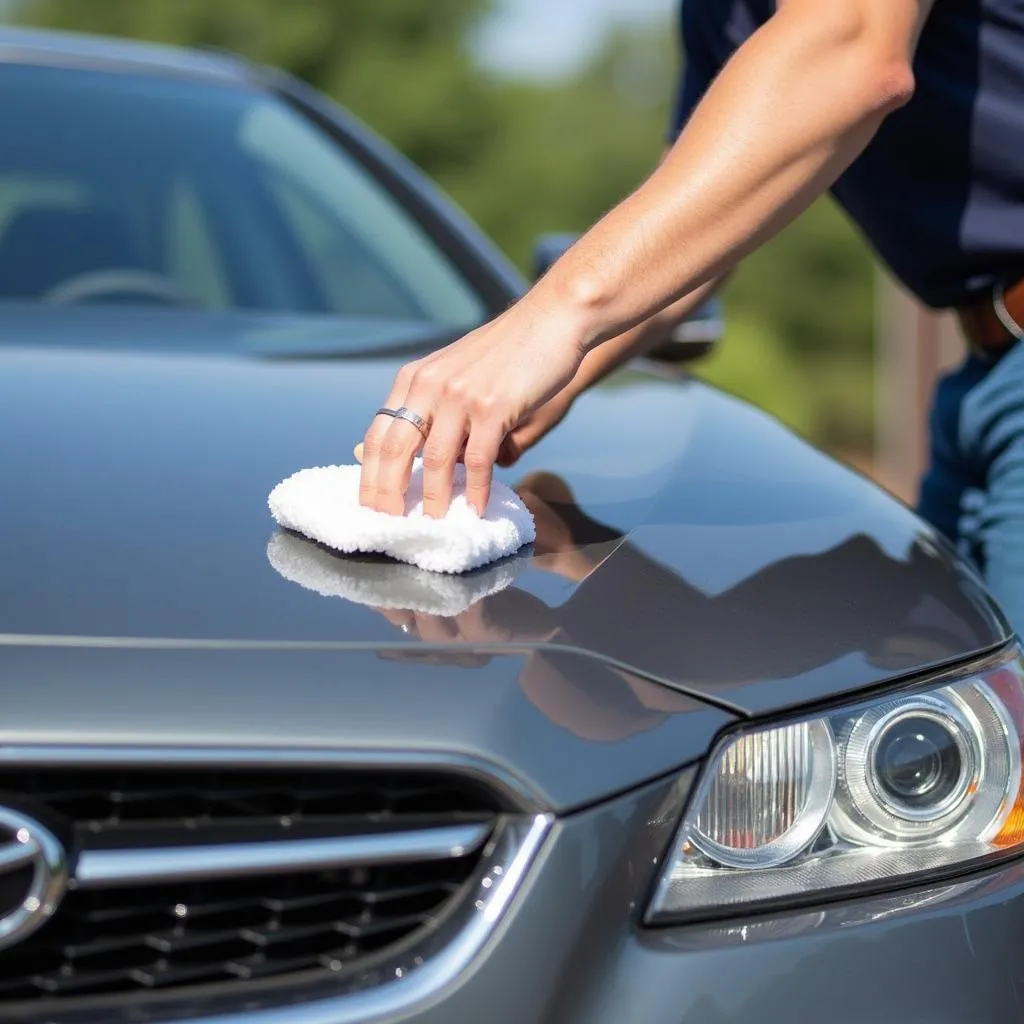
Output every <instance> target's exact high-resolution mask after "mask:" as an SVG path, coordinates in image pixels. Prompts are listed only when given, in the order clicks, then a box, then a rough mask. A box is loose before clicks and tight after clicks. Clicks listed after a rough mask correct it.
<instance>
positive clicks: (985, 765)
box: [649, 651, 1024, 920]
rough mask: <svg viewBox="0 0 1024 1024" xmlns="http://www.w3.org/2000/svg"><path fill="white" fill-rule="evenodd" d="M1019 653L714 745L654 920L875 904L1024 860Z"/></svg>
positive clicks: (1023, 677)
mask: <svg viewBox="0 0 1024 1024" xmlns="http://www.w3.org/2000/svg"><path fill="white" fill-rule="evenodd" d="M1022 736H1024V672H1022V667H1021V662H1020V660H1019V652H1017V651H1014V652H1013V654H1012V656H1011V657H1009V658H1006V657H1003V658H1000V659H995V660H990V661H988V662H986V663H985V664H983V665H980V666H978V667H977V668H976V670H975V671H973V672H970V673H964V672H960V673H957V674H955V675H946V676H943V677H941V678H937V679H935V680H933V681H932V683H931V684H930V685H929V686H926V687H922V688H917V689H915V690H912V691H905V692H903V693H899V694H890V695H887V696H886V697H884V698H882V699H879V700H875V701H872V702H866V703H863V704H858V705H856V706H853V707H849V708H842V709H839V710H836V711H834V712H830V713H828V714H824V715H821V716H818V717H816V718H809V719H805V720H802V721H798V722H791V723H786V724H783V725H775V726H771V727H768V728H760V729H756V730H749V731H744V732H743V733H741V734H739V735H733V736H731V737H729V738H728V739H727V740H726V741H725V742H723V743H722V744H721V745H720V746H719V747H718V749H717V750H716V752H715V753H714V755H713V756H712V758H711V759H710V760H709V762H708V765H707V768H706V770H705V772H704V774H703V777H702V781H701V784H700V786H699V787H698V789H697V791H696V793H695V796H694V798H693V800H692V801H691V806H690V808H689V809H688V811H687V814H686V816H685V818H684V820H683V823H682V825H681V827H680V829H679V832H678V834H677V836H676V839H675V841H674V843H673V847H672V850H671V854H670V857H669V859H668V862H667V863H666V865H665V873H664V875H663V877H662V879H661V883H660V885H659V887H658V891H657V893H656V895H655V899H654V902H653V904H652V907H651V913H650V915H649V917H650V919H651V920H667V919H680V918H683V917H690V916H695V915H699V916H707V915H709V914H712V913H713V914H714V916H722V915H724V914H727V913H729V912H730V910H739V909H747V908H749V907H750V906H752V905H755V904H764V903H766V902H772V903H774V902H776V901H779V900H783V901H785V902H786V903H792V902H801V901H803V900H804V899H812V900H819V899H820V898H821V895H822V893H823V892H827V891H837V892H838V891H843V890H849V889H853V888H858V889H859V888H864V887H866V888H876V889H877V888H883V887H886V886H888V885H890V884H892V883H893V882H894V881H895V880H900V881H902V880H904V879H906V878H909V877H912V876H915V875H932V874H936V873H948V872H949V871H950V870H958V869H961V868H962V867H963V866H964V865H966V864H970V863H972V862H975V861H979V860H981V859H983V858H986V857H992V856H995V855H998V854H1004V855H1005V854H1006V853H1007V851H1014V850H1017V849H1018V848H1019V849H1020V851H1021V852H1024V792H1022V782H1021V742H1022Z"/></svg>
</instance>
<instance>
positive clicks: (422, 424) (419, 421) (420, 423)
mask: <svg viewBox="0 0 1024 1024" xmlns="http://www.w3.org/2000/svg"><path fill="white" fill-rule="evenodd" d="M394 416H395V419H396V420H405V421H406V423H411V424H412V425H413V426H414V427H415V428H416V429H417V430H418V431H419V432H420V433H421V434H422V435H423V436H424V437H426V436H427V432H428V430H429V428H428V426H427V421H426V420H425V419H424V418H423V417H422V416H421V415H420V414H419V413H418V412H413V411H412V409H407V408H406V407H405V406H404V405H403V406H402V408H401V409H396V410H395V413H394Z"/></svg>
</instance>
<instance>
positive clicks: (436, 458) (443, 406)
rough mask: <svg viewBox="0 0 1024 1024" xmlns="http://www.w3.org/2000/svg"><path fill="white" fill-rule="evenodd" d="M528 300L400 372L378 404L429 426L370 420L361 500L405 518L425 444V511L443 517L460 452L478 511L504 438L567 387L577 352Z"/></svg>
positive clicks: (570, 332)
mask: <svg viewBox="0 0 1024 1024" xmlns="http://www.w3.org/2000/svg"><path fill="white" fill-rule="evenodd" d="M528 300H529V297H527V299H524V300H523V301H521V302H520V303H519V304H518V305H516V306H513V307H512V308H511V309H509V310H508V311H507V312H505V313H503V314H502V315H501V316H500V317H498V318H497V319H496V320H493V321H492V322H491V323H489V324H486V325H484V326H483V327H480V328H478V329H477V330H475V331H472V332H471V333H470V334H467V335H466V336H465V337H464V338H461V339H460V340H459V341H456V342H454V343H453V344H451V345H448V346H447V347H445V348H443V349H440V350H439V351H438V352H435V353H433V354H432V355H430V356H427V357H426V358H425V359H421V360H418V361H417V362H414V363H409V364H408V365H406V366H404V367H403V368H402V369H401V370H400V371H399V373H398V375H397V377H396V378H395V383H394V386H393V387H392V389H391V393H390V394H389V395H388V398H387V401H386V402H385V407H387V408H391V409H397V408H399V407H401V406H405V407H406V408H408V409H410V410H412V411H413V412H415V413H416V414H417V415H419V416H420V417H422V418H423V420H424V421H426V426H425V428H424V430H423V432H422V433H421V431H420V430H419V429H417V428H416V427H415V426H414V425H413V424H411V423H409V422H408V421H406V420H402V419H398V418H392V417H388V416H377V417H375V419H374V421H373V423H372V424H371V425H370V429H369V430H368V431H367V433H366V436H365V438H364V439H363V452H362V467H363V468H362V475H361V477H360V484H359V500H360V503H361V504H363V505H366V506H368V507H370V508H375V509H377V510H378V511H381V512H387V513H389V514H391V515H402V514H404V512H405V492H406V490H407V488H408V486H409V477H410V475H411V472H412V463H413V459H414V458H415V457H416V454H417V453H418V452H419V451H420V449H421V448H422V450H423V469H424V473H423V508H424V512H425V513H426V514H427V515H429V516H433V517H437V518H440V517H441V516H443V515H444V514H445V513H446V512H447V511H448V506H449V504H450V503H451V495H452V476H453V473H454V470H455V464H456V462H457V461H458V460H459V457H460V453H462V452H463V449H465V451H464V454H463V455H462V458H463V461H464V462H465V464H466V498H467V500H468V501H469V503H470V505H472V506H473V507H474V508H475V509H476V510H477V512H478V513H480V514H483V512H484V510H485V509H486V507H487V502H488V499H489V497H490V490H491V477H492V475H493V472H494V464H495V462H496V461H497V459H498V452H499V449H500V447H501V444H502V442H503V441H504V439H505V436H506V434H507V433H508V432H509V431H510V430H512V429H513V428H514V427H516V426H517V425H518V424H520V423H521V422H523V420H524V419H525V417H526V416H527V415H528V414H529V413H530V412H532V411H533V410H534V409H537V408H538V407H539V406H541V405H543V404H544V403H545V402H546V401H548V400H549V399H550V398H552V397H553V396H554V395H557V394H558V393H559V392H560V391H561V390H562V389H563V388H564V387H565V385H566V384H567V383H568V382H569V381H570V380H571V379H572V377H573V375H574V374H575V372H576V370H577V368H578V367H579V364H580V362H581V360H582V358H583V355H584V347H583V344H582V342H581V340H580V332H579V331H578V330H574V329H573V326H572V324H571V323H570V318H569V317H567V316H566V315H564V314H562V313H560V312H559V311H557V310H554V309H552V308H547V309H543V308H541V309H538V308H536V303H533V304H530V303H529V301H528ZM424 434H425V435H426V436H425V438H424Z"/></svg>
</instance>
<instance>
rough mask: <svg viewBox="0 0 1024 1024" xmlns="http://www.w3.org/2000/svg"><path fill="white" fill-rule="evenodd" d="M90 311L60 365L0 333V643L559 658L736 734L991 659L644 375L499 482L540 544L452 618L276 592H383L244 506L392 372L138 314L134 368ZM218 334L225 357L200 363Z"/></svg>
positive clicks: (298, 330) (824, 481) (828, 470)
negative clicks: (598, 663)
mask: <svg viewBox="0 0 1024 1024" xmlns="http://www.w3.org/2000/svg"><path fill="white" fill-rule="evenodd" d="M83 312H86V311H83ZM87 313H88V315H83V316H81V317H80V318H79V320H78V321H77V324H78V328H77V329H78V331H79V332H84V331H86V330H87V329H88V330H91V331H92V332H93V337H92V344H93V345H94V346H96V347H81V337H80V336H77V335H76V337H75V338H73V339H71V344H70V345H68V346H64V345H62V344H61V342H60V337H59V335H58V334H57V327H62V328H63V329H65V330H66V329H67V326H66V324H60V323H59V322H58V321H56V320H54V321H48V320H47V319H46V317H44V316H38V317H26V318H24V319H22V320H21V321H20V322H18V321H9V322H6V323H5V324H4V326H3V327H0V337H2V338H3V343H2V344H0V431H2V434H3V436H4V437H8V438H17V443H16V444H8V445H5V446H4V447H3V449H2V450H0V480H3V486H4V492H5V495H6V496H7V498H6V500H5V501H4V502H3V504H2V506H0V566H2V574H3V575H2V585H0V633H2V634H6V635H8V636H9V637H18V636H31V637H46V636H62V637H84V638H94V639H95V638H104V637H119V638H128V639H132V638H135V639H141V638H149V639H154V638H156V639H175V640H181V639H185V640H206V641H213V640H230V641H246V642H261V643H267V642H270V643H285V644H302V643H331V644H339V645H347V644H349V645H357V646H358V645H370V646H388V647H394V648H398V649H399V650H400V651H402V652H404V654H406V655H408V657H409V658H410V659H415V658H421V657H425V656H428V655H429V654H430V652H431V649H433V648H437V647H438V646H440V650H435V651H434V656H440V657H441V658H442V659H444V658H448V657H451V656H452V655H454V654H457V653H461V654H462V655H463V657H462V663H463V664H464V667H465V669H466V671H467V672H470V673H471V672H472V671H473V664H472V663H473V661H474V660H476V657H477V656H476V655H474V653H473V652H474V651H476V650H478V649H484V648H486V649H488V650H490V649H494V648H495V647H496V646H497V647H502V646H512V647H514V648H516V649H524V648H525V649H534V648H562V649H573V650H577V651H585V652H589V653H591V654H595V655H599V656H601V657H603V658H605V659H610V660H612V661H614V662H616V663H618V664H620V665H621V666H625V667H628V668H629V669H631V670H632V671H633V672H635V673H636V674H638V675H641V676H644V677H647V678H653V679H658V680H661V681H663V682H665V683H668V684H670V685H671V686H673V687H676V688H679V689H682V690H685V691H686V692H688V693H690V694H693V695H695V696H699V697H704V698H708V699H711V700H713V701H716V702H719V703H720V704H721V705H722V706H725V707H726V708H730V709H733V710H736V711H738V713H741V714H748V713H761V712H766V711H773V710H777V709H780V708H784V707H789V706H793V705H796V704H802V703H806V702H809V701H814V700H817V699H821V698H826V697H832V696H836V695H838V694H842V693H845V692H848V691H853V690H855V689H859V688H862V687H866V686H872V685H875V684H877V683H880V682H882V681H884V680H886V679H890V678H894V677H897V676H901V675H904V674H907V673H911V672H916V671H920V670H922V669H924V668H927V667H929V666H935V665H939V664H943V663H947V662H950V661H953V660H956V659H959V658H963V657H966V656H968V655H970V654H972V653H974V652H977V651H980V650H982V649H985V648H988V647H991V646H992V645H993V644H996V643H998V642H1000V641H1001V640H1002V639H1004V638H1005V636H1006V627H1005V624H1004V623H1003V621H1002V619H1001V617H1000V616H999V614H998V612H997V611H996V610H995V609H994V608H993V607H992V605H991V604H990V603H989V601H988V600H987V598H986V597H985V594H984V592H983V590H982V588H981V587H980V586H979V584H978V582H977V581H976V579H975V578H974V577H973V575H972V574H971V573H970V572H969V571H968V570H966V569H965V568H964V567H963V566H962V565H960V564H959V563H958V562H957V561H956V560H955V559H954V558H953V557H952V556H951V555H950V553H949V552H948V550H947V549H946V548H945V547H944V546H943V544H942V543H941V542H939V541H938V540H937V539H936V538H935V537H934V536H933V535H932V534H931V533H930V532H929V531H928V530H927V528H925V527H924V526H923V525H922V524H921V523H920V521H918V520H917V519H916V517H914V516H913V514H912V513H910V512H909V511H907V510H906V509H904V508H903V507H901V506H900V505H898V504H897V503H896V502H894V501H893V500H892V499H890V498H889V497H888V496H886V495H885V494H883V493H882V492H881V491H879V490H877V489H876V488H874V487H873V486H871V485H870V484H868V483H866V482H865V481H864V480H862V479H861V478H859V477H857V476H856V475H854V474H852V473H851V472H849V471H847V470H845V469H844V468H842V467H840V466H838V465H837V464H836V463H834V462H832V461H831V460H829V459H827V458H826V457H824V456H822V455H821V454H819V453H817V452H816V451H814V450H813V449H811V448H810V447H808V446H807V445H805V444H803V443H802V442H800V441H799V440H797V439H796V438H795V437H793V436H792V435H791V434H789V433H788V432H787V431H785V430H784V429H782V428H781V427H779V426H778V425H777V424H776V423H775V422H774V421H772V420H771V419H770V418H768V417H766V416H764V415H762V414H760V413H759V412H757V411H755V410H753V409H751V408H750V407H748V406H746V405H744V404H743V403H740V402H737V401H734V400H732V399H729V398H727V397H725V396H723V395H721V394H720V393H717V392H715V391H713V390H710V389H708V388H706V387H705V386H703V385H700V384H698V383H696V382H693V381H691V380H687V379H685V378H680V379H677V380H657V379H655V378H654V377H651V376H645V375H643V374H632V375H630V376H627V377H623V378H621V379H620V380H619V381H618V382H617V386H614V387H610V388H604V389H601V390H599V391H598V392H596V393H593V394H591V395H589V396H587V398H586V399H585V400H583V401H581V402H580V403H579V404H578V407H577V408H576V409H574V410H573V412H572V413H571V414H570V416H569V417H568V419H567V420H566V421H565V423H564V424H563V425H562V426H561V427H560V428H559V429H558V430H557V431H555V432H554V433H553V434H552V435H551V436H550V437H549V438H548V439H547V440H546V441H545V442H544V443H543V444H542V445H540V446H538V447H537V448H536V449H535V450H534V451H533V452H531V453H530V455H529V456H528V458H527V459H525V460H524V461H523V463H522V464H521V465H520V466H518V467H516V469H515V470H514V471H512V472H505V473H503V474H502V476H503V478H504V479H505V480H506V481H507V482H509V483H510V484H512V485H514V486H517V487H518V488H519V490H520V492H521V493H522V494H523V495H524V498H525V499H526V500H527V501H528V503H529V504H530V506H531V508H532V509H533V511H534V513H535V515H536V518H537V522H538V541H537V544H536V545H535V547H534V550H533V551H532V552H524V553H523V554H521V555H520V556H519V557H518V558H516V559H513V561H512V562H511V563H509V564H507V565H506V566H505V567H504V568H503V570H502V571H511V573H512V574H513V575H514V576H515V580H514V583H513V585H512V586H511V587H509V588H507V589H505V590H503V591H502V592H500V593H497V594H495V595H493V596H491V597H489V598H487V599H485V600H484V601H483V602H480V603H479V604H477V605H475V606H473V607H471V608H470V609H468V610H467V612H466V613H465V614H464V615H462V616H459V617H457V618H456V619H448V620H440V619H436V618H434V619H432V618H431V617H430V616H419V617H416V616H413V615H405V616H404V617H403V616H402V615H396V614H394V613H391V614H390V615H388V616H385V615H383V614H381V613H380V612H379V611H377V610H375V608H374V607H372V606H369V605H366V604H360V603H356V602H354V601H351V600H346V599H344V598H340V597H325V596H322V594H321V593H320V592H318V591H317V590H314V589H311V588H310V586H308V585H304V584H303V580H302V576H301V574H300V575H299V576H298V577H297V578H296V577H295V576H294V574H293V577H292V578H286V577H285V576H284V575H282V574H281V572H280V571H279V569H278V568H275V564H276V565H278V566H279V565H280V558H279V557H277V556H279V555H280V553H281V551H282V550H284V551H285V552H286V553H287V554H288V556H289V561H290V562H291V563H295V562H296V561H297V562H298V563H300V564H301V563H303V562H307V563H308V564H309V567H310V573H311V575H312V576H316V575H317V574H321V573H325V574H326V575H327V576H328V577H331V576H332V575H333V576H336V577H338V578H339V579H340V578H345V579H348V580H350V581H351V580H353V579H354V580H356V581H359V580H360V579H361V578H364V577H365V578H366V579H372V581H373V585H374V587H375V588H376V592H378V593H380V594H382V595H384V596H386V595H387V594H388V588H389V586H391V585H392V582H391V577H392V576H393V577H394V580H396V581H397V580H398V579H399V577H400V574H401V572H402V570H401V569H400V568H399V567H395V566H389V565H385V564H382V563H380V562H379V561H377V562H374V561H366V560H363V561H360V560H356V559H346V558H337V557H335V556H333V555H332V554H330V553H329V552H324V551H322V550H321V549H319V548H317V547H315V546H314V545H311V544H309V543H308V542H306V541H304V540H302V539H300V538H296V537H291V536H284V535H281V534H279V532H278V531H277V530H276V528H275V526H274V524H273V521H272V520H271V518H270V516H269V513H268V511H267V507H266V497H267V494H268V493H269V491H270V489H271V488H272V487H273V486H274V484H276V483H277V482H278V481H279V480H280V479H282V478H283V477H285V476H287V475H289V474H290V473H292V472H294V471H295V470H297V469H300V468H302V467H304V466H315V465H325V464H331V463H337V462H350V461H352V456H351V454H350V453H351V448H352V445H353V444H354V443H355V442H356V441H357V440H358V439H359V437H360V436H361V433H362V431H363V429H364V427H365V424H366V423H367V422H368V420H369V417H370V416H371V415H372V412H373V410H374V409H375V408H376V407H377V405H378V404H379V403H380V400H381V397H380V396H381V395H383V394H385V392H386V390H387V386H388V383H389V381H390V380H391V378H392V376H393V374H394V371H395V369H396V368H397V366H398V365H399V362H400V360H399V359H398V358H397V357H391V358H385V357H376V358H374V357H367V358H347V359H328V358H318V359H281V358H277V357H274V358H270V357H267V356H265V355H262V354H253V347H254V346H253V345H251V344H249V342H248V336H247V335H246V333H245V331H244V330H242V329H241V328H239V327H238V324H237V323H236V322H235V321H233V320H225V321H219V320H218V318H217V317H216V316H213V315H211V316H208V317H206V318H205V319H201V318H193V319H191V320H189V321H188V323H187V326H188V332H187V335H186V336H184V337H183V341H182V351H176V350H175V348H174V344H173V330H174V326H175V321H174V317H175V315H176V314H174V313H162V314H160V315H159V316H157V318H156V319H155V320H154V319H153V317H154V314H152V313H150V314H147V323H148V325H149V326H148V327H147V328H146V331H145V332H140V335H139V337H140V343H139V346H138V348H136V349H134V350H133V349H130V348H127V347H126V346H125V344H124V341H123V339H124V337H125V334H126V331H127V330H129V329H139V328H138V324H137V323H136V322H135V321H134V320H133V319H132V318H133V316H134V314H132V313H129V312H127V311H118V310H109V311H102V310H97V309H93V310H89V311H87ZM125 318H127V321H126V320H125ZM0 322H3V317H2V311H0ZM126 323H127V327H126ZM304 329H305V330H307V331H311V332H312V333H315V330H322V326H321V325H316V328H315V330H313V328H310V327H308V326H305V327H304V325H303V324H302V323H301V322H299V323H296V324H294V325H291V327H289V328H288V330H287V331H284V329H283V328H282V327H281V326H280V325H278V327H277V330H279V331H284V336H286V337H291V338H294V339H296V340H295V342H294V343H295V344H296V345H297V346H299V347H300V349H301V343H300V340H299V339H301V337H302V332H303V330H304ZM204 330H205V331H207V332H209V339H208V340H209V344H208V349H207V352H208V353H209V354H207V353H204V352H203V351H202V349H203V344H204V339H203V333H202V332H203V331H204ZM227 330H235V331H236V332H238V337H236V338H235V339H234V341H233V344H232V346H231V347H230V348H229V349H228V350H227V351H224V349H225V345H224V343H223V342H224V340H223V337H222V335H218V334H217V332H218V331H221V332H223V331H227ZM289 331H290V332H291V333H290V334H289V333H288V332H289ZM104 332H105V333H106V335H107V336H108V337H109V338H110V339H113V340H112V341H110V342H109V343H107V344H105V343H104V342H103V341H102V338H103V335H104ZM378 345H379V339H375V340H374V342H373V347H374V348H377V347H378ZM256 347H258V346H256ZM217 349H220V350H221V351H219V352H217ZM345 351H346V352H351V351H352V343H351V340H350V339H346V341H345ZM479 582H480V581H479V580H478V579H476V580H474V579H470V580H468V581H467V580H461V579H452V578H449V577H443V578H440V579H438V580H437V586H438V587H449V588H450V587H455V588H458V587H460V586H470V587H472V586H477V585H478V584H479ZM394 585H397V583H395V584H394ZM429 585H431V584H430V583H429V581H428V586H429ZM321 589H322V588H321ZM379 603H380V604H386V603H387V602H386V601H383V600H380V601H379ZM352 685H353V686H358V685H359V684H358V683H355V682H353V683H352Z"/></svg>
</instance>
